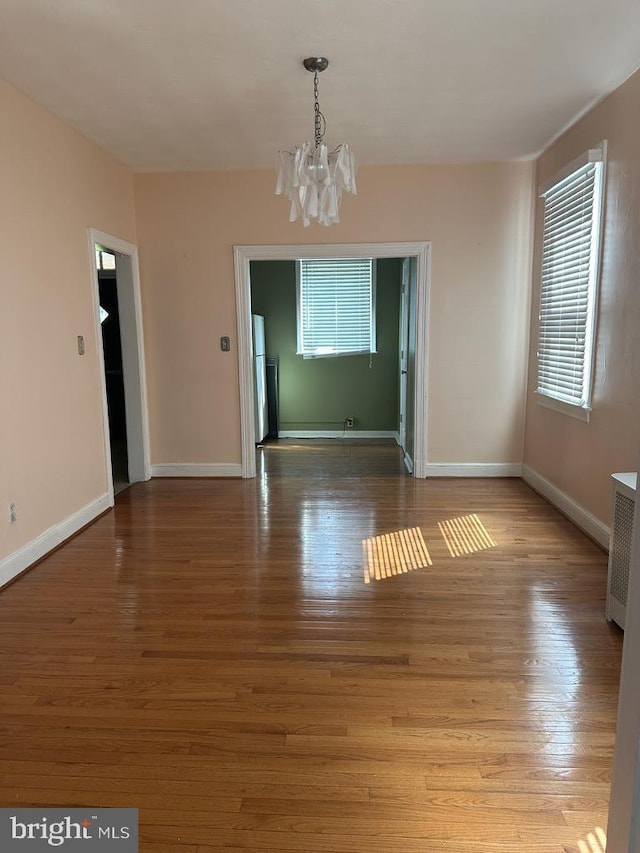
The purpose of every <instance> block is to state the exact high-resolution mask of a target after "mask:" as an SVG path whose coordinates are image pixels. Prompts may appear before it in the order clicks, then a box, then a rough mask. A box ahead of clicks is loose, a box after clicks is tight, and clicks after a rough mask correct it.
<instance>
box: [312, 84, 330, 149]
mask: <svg viewBox="0 0 640 853" xmlns="http://www.w3.org/2000/svg"><path fill="white" fill-rule="evenodd" d="M313 99H314V107H313V109H314V126H315V143H316V148H319V147H320V146H321V145H322V140H323V139H324V133H325V130H326V129H327V123H326V120H325V117H324V115H323V114H322V112H321V111H320V102H319V91H318V72H317V71H316V72H314V75H313Z"/></svg>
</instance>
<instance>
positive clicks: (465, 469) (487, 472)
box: [424, 462, 522, 477]
mask: <svg viewBox="0 0 640 853" xmlns="http://www.w3.org/2000/svg"><path fill="white" fill-rule="evenodd" d="M425 469H426V473H425V475H424V476H425V477H520V476H521V474H522V465H521V464H520V463H519V462H431V463H429V464H425Z"/></svg>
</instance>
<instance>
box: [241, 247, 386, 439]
mask: <svg viewBox="0 0 640 853" xmlns="http://www.w3.org/2000/svg"><path fill="white" fill-rule="evenodd" d="M377 265H378V266H377V290H376V314H377V317H376V324H377V346H378V352H377V353H376V354H375V355H374V356H373V363H372V366H371V367H369V356H368V355H346V356H340V357H338V358H315V359H306V360H305V359H303V358H302V356H299V355H296V273H295V262H294V261H252V263H251V308H252V311H253V313H254V314H262V315H263V316H264V318H265V332H266V346H267V356H269V357H277V358H279V360H280V363H279V381H280V394H279V398H280V430H339V429H342V428H343V425H344V419H345V418H347V417H353V418H354V429H355V430H393V431H395V430H397V428H398V370H399V367H398V328H399V323H400V289H401V285H402V261H401V259H399V258H385V259H383V260H379V261H378V262H377Z"/></svg>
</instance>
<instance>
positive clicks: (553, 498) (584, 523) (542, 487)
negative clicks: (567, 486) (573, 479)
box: [522, 465, 611, 551]
mask: <svg viewBox="0 0 640 853" xmlns="http://www.w3.org/2000/svg"><path fill="white" fill-rule="evenodd" d="M522 479H523V480H524V482H525V483H526V484H527V485H528V486H531V488H532V489H533V490H534V491H535V492H538V494H539V495H542V497H543V498H546V500H548V501H549V503H550V504H553V506H554V507H555V508H556V509H557V510H559V511H560V512H561V513H562V514H563V515H566V516H567V518H568V519H570V521H572V522H573V523H574V524H575V525H576V527H579V528H580V530H582V532H583V533H586V534H587V536H590V537H591V539H593V540H594V541H595V542H597V543H598V545H600V546H601V547H602V548H604V550H605V551H608V550H609V536H610V533H611V531H610V529H609V528H608V527H607V525H606V524H604V523H603V522H602V521H600V519H599V518H596V517H595V515H593V514H592V513H590V512H589V510H588V509H585V508H584V507H583V506H582V505H581V504H579V503H578V502H577V501H575V500H574V499H573V498H572V497H569V495H567V494H566V493H565V492H563V491H562V490H561V489H559V488H558V487H557V486H556V485H554V484H553V483H551V482H550V481H549V480H547V479H545V477H543V476H542V475H541V474H538V472H537V471H534V470H533V468H530V467H529V466H528V465H523V466H522Z"/></svg>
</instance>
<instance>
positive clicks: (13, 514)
mask: <svg viewBox="0 0 640 853" xmlns="http://www.w3.org/2000/svg"><path fill="white" fill-rule="evenodd" d="M17 520H18V512H17V510H16V505H15V504H14V503H13V502H12V503H10V504H9V521H10V522H11V524H13V522H14V521H17Z"/></svg>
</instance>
